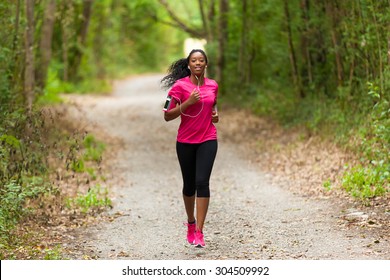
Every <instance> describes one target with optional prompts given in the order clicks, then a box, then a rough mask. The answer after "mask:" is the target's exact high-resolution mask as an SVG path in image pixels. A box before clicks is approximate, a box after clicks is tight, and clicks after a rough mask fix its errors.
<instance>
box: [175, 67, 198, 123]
mask: <svg viewBox="0 0 390 280" xmlns="http://www.w3.org/2000/svg"><path fill="white" fill-rule="evenodd" d="M188 69H190V71H191V68H189V67H188ZM204 70H205V69H204ZM204 70H203V75H204ZM191 73H192V71H191ZM194 76H195V78H196V80H197V81H198V86H197V89H198V91H199V94H200V88H199V86H200V79H199V78H198V76H196V75H194ZM203 80H204V76H203ZM174 98H175V99H176V100H178V101H179V108H180V113H181V114H182V115H183V116H186V117H190V118H196V117H197V116H199V114H200V113H201V112H202V111H203V106H204V101H203V98H202V96H200V98H201V102H202V108H201V109H200V111H199V113H198V114H196V115H195V116H191V115H188V114H185V113H183V111H182V110H181V100H180V99H178V98H176V97H174Z"/></svg>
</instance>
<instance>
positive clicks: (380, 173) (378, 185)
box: [342, 165, 390, 199]
mask: <svg viewBox="0 0 390 280" xmlns="http://www.w3.org/2000/svg"><path fill="white" fill-rule="evenodd" d="M389 182H390V169H389V166H387V167H386V166H383V165H379V166H376V167H362V166H357V167H354V168H352V170H351V171H348V172H347V173H346V174H345V175H344V178H343V182H342V186H343V188H345V190H346V191H347V192H349V193H351V195H352V196H354V197H357V198H360V199H367V198H372V197H375V196H381V195H383V194H385V193H386V192H388V191H390V190H389V189H388V186H389V185H388V184H389ZM384 183H387V185H385V184H384ZM386 186H387V187H386Z"/></svg>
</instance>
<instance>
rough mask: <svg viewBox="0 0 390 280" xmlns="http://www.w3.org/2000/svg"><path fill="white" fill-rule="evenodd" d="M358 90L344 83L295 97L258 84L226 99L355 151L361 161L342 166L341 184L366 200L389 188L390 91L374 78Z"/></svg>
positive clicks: (330, 184) (385, 192)
mask: <svg viewBox="0 0 390 280" xmlns="http://www.w3.org/2000/svg"><path fill="white" fill-rule="evenodd" d="M388 87H389V85H387V88H388ZM241 90H242V89H241ZM360 90H361V92H365V93H362V94H357V93H355V94H354V95H352V94H351V90H350V88H347V87H345V88H340V89H338V92H337V93H335V95H336V96H332V97H328V96H326V95H324V94H320V93H317V94H312V95H308V96H306V97H305V98H304V99H300V100H297V99H296V97H295V96H294V95H293V94H292V93H291V92H290V93H288V92H287V93H286V92H283V94H278V93H274V92H268V91H267V90H264V89H262V88H261V87H258V88H252V89H246V91H245V94H242V91H241V92H240V94H235V95H229V96H225V97H223V98H222V101H223V102H226V103H231V104H241V106H243V107H249V108H251V110H252V111H253V112H254V113H255V114H257V115H260V116H264V117H267V118H272V119H274V120H277V121H278V122H279V123H280V124H282V125H283V126H285V127H286V128H289V127H300V128H302V129H303V130H305V131H306V133H307V134H308V135H309V136H310V135H318V136H321V137H322V138H324V139H327V140H330V141H332V142H335V143H336V144H338V145H339V146H341V147H344V148H345V149H346V150H348V151H349V152H350V153H352V154H354V155H356V157H357V161H358V162H359V164H357V165H356V166H353V165H350V166H345V167H344V169H345V173H344V175H343V178H342V180H341V181H342V185H341V187H342V188H343V189H345V190H346V191H347V192H348V193H350V194H351V196H353V197H356V198H358V199H361V200H363V201H365V202H366V201H367V199H370V198H373V197H377V196H383V195H386V194H387V193H388V192H389V191H390V106H389V102H390V96H389V94H388V93H386V92H381V91H380V89H379V87H378V86H377V84H376V83H374V82H372V83H367V85H366V87H362V89H360ZM289 94H290V95H289ZM332 183H333V182H331V181H326V182H324V187H325V189H327V190H330V189H331V188H332Z"/></svg>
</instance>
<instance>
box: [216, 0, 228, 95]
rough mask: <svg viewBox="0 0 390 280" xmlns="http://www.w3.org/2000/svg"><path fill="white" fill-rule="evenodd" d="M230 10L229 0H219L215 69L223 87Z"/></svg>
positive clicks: (217, 78)
mask: <svg viewBox="0 0 390 280" xmlns="http://www.w3.org/2000/svg"><path fill="white" fill-rule="evenodd" d="M228 12H229V0H220V1H219V18H218V27H219V28H218V53H217V67H216V70H215V79H216V80H217V81H218V82H219V83H220V87H221V88H222V89H223V79H222V73H223V69H224V67H225V47H226V42H227V39H228V38H227V36H228V33H227V28H228V22H227V19H228Z"/></svg>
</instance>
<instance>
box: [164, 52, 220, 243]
mask: <svg viewBox="0 0 390 280" xmlns="http://www.w3.org/2000/svg"><path fill="white" fill-rule="evenodd" d="M206 68H207V56H206V53H205V52H204V51H203V50H200V49H195V50H192V51H191V52H190V54H189V55H188V57H187V58H183V59H180V60H178V61H176V62H174V63H173V64H172V65H171V66H170V68H169V70H168V75H167V76H165V77H164V78H163V79H162V80H161V83H162V85H163V88H166V89H168V88H170V90H169V92H168V96H167V100H166V102H165V106H164V109H163V110H164V119H165V120H166V121H171V120H174V119H176V118H177V117H179V116H180V117H181V123H180V126H179V130H178V134H177V142H176V152H177V157H178V160H179V164H180V169H181V172H182V177H183V200H184V206H185V210H186V214H187V220H188V223H187V224H186V225H187V227H188V228H187V241H188V242H189V243H190V244H194V245H195V246H197V247H204V246H205V242H204V235H203V226H204V223H205V219H206V215H207V209H208V206H209V201H210V188H209V181H210V175H211V171H212V168H213V164H214V160H215V156H216V154H217V149H218V143H217V130H216V128H215V126H214V123H217V122H218V121H219V118H218V113H217V109H216V108H217V107H216V105H217V94H218V84H217V83H216V82H215V81H214V80H211V79H208V78H206V77H205V75H204V74H205V70H206ZM195 209H196V211H195ZM195 212H196V215H195Z"/></svg>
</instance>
